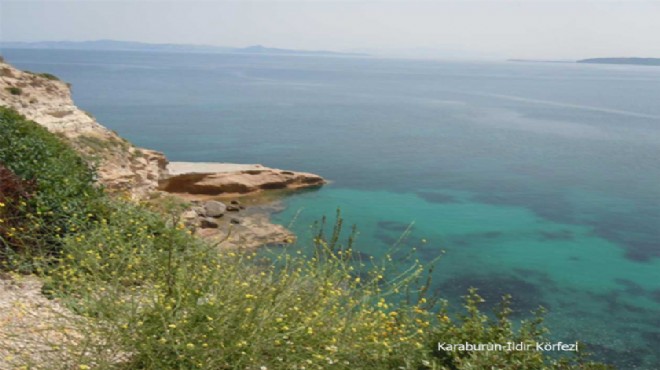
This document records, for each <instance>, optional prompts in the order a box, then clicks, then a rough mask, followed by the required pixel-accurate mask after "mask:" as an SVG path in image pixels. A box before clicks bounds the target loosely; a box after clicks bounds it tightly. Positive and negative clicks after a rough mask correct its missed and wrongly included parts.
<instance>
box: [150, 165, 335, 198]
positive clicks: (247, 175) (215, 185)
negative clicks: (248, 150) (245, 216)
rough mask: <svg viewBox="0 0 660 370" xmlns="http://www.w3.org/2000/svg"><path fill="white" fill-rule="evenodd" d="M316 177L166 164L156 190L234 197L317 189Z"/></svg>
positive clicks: (231, 167)
mask: <svg viewBox="0 0 660 370" xmlns="http://www.w3.org/2000/svg"><path fill="white" fill-rule="evenodd" d="M325 183H326V181H325V180H324V179H323V178H322V177H321V176H318V175H315V174H312V173H306V172H293V171H285V170H279V169H276V168H269V167H264V166H262V165H260V164H235V163H208V162H170V163H169V164H168V166H167V170H166V174H165V175H164V176H162V177H161V179H160V180H159V182H158V189H159V190H161V191H165V192H168V193H175V194H191V195H205V196H214V197H222V196H237V195H247V194H256V193H259V192H262V191H264V190H295V189H303V188H314V187H320V186H322V185H323V184H325Z"/></svg>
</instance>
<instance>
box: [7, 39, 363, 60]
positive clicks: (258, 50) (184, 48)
mask: <svg viewBox="0 0 660 370" xmlns="http://www.w3.org/2000/svg"><path fill="white" fill-rule="evenodd" d="M0 48H9V49H65V50H97V51H150V52H176V53H231V54H263V55H301V56H305V55H306V56H367V54H359V53H344V52H337V51H327V50H294V49H279V48H270V47H265V46H263V45H253V46H248V47H244V48H235V47H228V46H214V45H190V44H151V43H145V42H135V41H118V40H94V41H38V42H0Z"/></svg>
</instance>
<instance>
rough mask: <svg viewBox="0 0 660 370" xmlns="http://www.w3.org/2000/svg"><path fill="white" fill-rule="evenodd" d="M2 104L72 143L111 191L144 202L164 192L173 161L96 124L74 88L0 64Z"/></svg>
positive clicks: (43, 76) (47, 77)
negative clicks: (162, 187) (74, 97)
mask: <svg viewBox="0 0 660 370" xmlns="http://www.w3.org/2000/svg"><path fill="white" fill-rule="evenodd" d="M0 105H3V106H8V107H11V108H13V109H15V110H16V111H18V112H19V113H21V114H23V115H24V116H25V117H26V118H28V119H30V120H33V121H34V122H36V123H38V124H40V125H42V126H44V127H46V128H47V129H48V130H49V131H51V132H53V133H55V134H58V135H60V136H61V137H63V138H64V139H65V140H67V141H68V142H69V143H70V144H71V145H72V146H73V147H74V148H76V150H78V151H79V152H80V153H81V154H82V155H83V156H84V157H86V158H88V159H89V160H90V163H93V164H94V165H95V166H96V167H97V173H98V176H99V182H100V183H101V184H103V185H104V186H105V187H106V188H107V189H108V190H110V191H115V192H126V193H128V194H130V195H131V196H132V197H134V198H142V197H145V196H146V195H147V194H149V193H150V192H152V191H153V190H155V189H156V188H157V187H158V180H159V179H160V178H161V177H162V176H163V174H164V173H165V171H166V166H167V159H166V158H165V156H164V155H163V154H162V153H160V152H157V151H154V150H149V149H143V148H138V147H136V146H134V145H133V144H131V143H130V142H128V141H127V140H125V139H123V138H121V137H119V135H117V134H116V133H114V132H113V131H110V130H108V129H107V128H105V127H104V126H102V125H100V124H99V123H98V122H96V119H94V117H93V116H91V115H90V114H88V113H86V112H84V111H83V110H81V109H79V108H78V107H77V106H76V105H75V104H74V103H73V100H72V99H71V91H70V87H69V85H68V84H66V83H65V82H62V81H60V80H58V79H57V78H56V77H55V76H52V75H48V74H35V73H31V72H25V71H21V70H18V69H16V68H14V67H13V66H11V65H9V64H7V63H4V62H2V61H0Z"/></svg>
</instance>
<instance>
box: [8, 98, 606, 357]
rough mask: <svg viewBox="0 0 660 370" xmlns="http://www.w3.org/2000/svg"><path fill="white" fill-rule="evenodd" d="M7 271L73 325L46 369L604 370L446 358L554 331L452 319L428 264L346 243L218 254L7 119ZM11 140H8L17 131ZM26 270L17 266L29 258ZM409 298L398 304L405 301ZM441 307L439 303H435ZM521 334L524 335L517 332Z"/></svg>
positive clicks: (504, 319) (472, 309)
mask: <svg viewBox="0 0 660 370" xmlns="http://www.w3.org/2000/svg"><path fill="white" fill-rule="evenodd" d="M0 129H1V130H2V131H1V132H2V133H3V137H2V138H0V165H2V166H4V167H5V168H6V171H5V175H4V176H5V177H6V178H7V179H10V180H11V181H9V182H7V184H11V186H9V185H7V186H5V185H4V184H5V182H4V181H3V185H2V186H1V187H0V201H1V202H2V208H0V220H1V221H2V224H1V225H3V226H2V227H1V228H0V238H1V239H2V243H3V245H2V248H3V251H4V252H3V253H4V254H3V255H2V257H3V260H2V261H3V267H4V268H5V269H17V268H21V269H23V270H26V271H28V270H29V271H36V272H38V273H40V274H41V275H42V277H43V279H44V280H45V282H46V283H45V285H44V289H43V291H44V293H45V294H47V295H48V296H50V297H57V298H58V299H59V300H60V301H61V302H63V303H65V304H66V305H67V306H68V307H70V308H71V309H72V310H73V312H75V313H76V314H77V316H76V317H78V318H82V319H79V320H71V322H70V325H69V327H68V328H67V330H73V331H74V332H75V333H76V335H74V337H75V339H76V340H75V342H74V343H73V344H71V343H69V342H52V343H48V348H49V350H51V351H54V352H56V353H61V354H62V356H61V358H60V361H50V362H48V363H44V362H40V361H39V356H38V355H36V356H35V354H34V353H31V354H29V356H20V354H18V355H17V357H16V360H15V361H19V362H17V363H16V366H21V365H23V366H26V367H32V368H48V369H71V368H77V369H92V368H99V369H466V370H467V369H486V368H488V369H490V368H506V369H602V368H605V367H604V366H603V365H599V364H594V363H590V362H585V361H584V360H583V358H582V357H580V356H578V357H561V358H559V357H557V358H551V357H548V356H547V355H546V354H544V353H543V352H536V351H511V352H484V351H442V350H439V349H438V347H437V343H438V342H446V343H464V342H466V341H467V342H471V343H506V342H509V341H514V342H527V343H534V342H537V341H544V340H545V336H546V335H547V332H546V330H545V329H544V328H543V326H542V320H541V319H540V317H537V319H535V320H531V321H527V322H522V323H516V325H514V323H512V322H511V321H510V320H509V319H508V314H509V312H510V311H509V309H508V306H507V299H506V298H505V299H504V300H503V302H502V308H501V309H500V310H499V311H498V312H497V313H496V316H495V317H494V318H491V317H489V316H487V315H485V314H483V313H481V312H480V311H479V309H478V305H479V303H480V302H481V301H482V300H481V298H479V296H478V295H477V293H476V292H474V291H472V292H469V293H468V295H467V297H466V301H465V312H464V314H463V315H460V316H456V317H450V316H449V315H448V313H447V312H446V310H445V309H444V308H443V305H442V304H439V305H437V304H433V303H434V302H432V300H431V299H429V298H428V297H426V296H425V289H424V286H422V287H421V288H419V289H416V288H415V287H416V286H417V285H416V284H412V283H413V282H414V281H415V280H416V279H418V278H420V277H423V273H424V269H423V267H422V266H419V265H416V264H414V263H413V264H412V265H411V269H410V270H409V271H408V272H407V273H405V274H403V275H397V276H393V275H391V274H389V273H388V271H387V268H386V266H380V265H372V264H366V263H363V262H361V261H359V260H356V259H354V258H351V249H350V244H349V245H344V246H342V245H341V244H340V243H339V241H338V240H337V238H336V235H339V229H340V227H341V222H340V220H338V224H337V227H336V228H335V232H333V233H331V234H330V237H329V238H325V237H324V236H323V235H324V234H323V233H319V237H318V239H317V240H316V242H317V253H316V254H315V255H314V256H312V257H304V256H299V255H295V254H293V255H292V254H287V253H279V254H274V255H273V256H272V258H270V259H266V260H264V259H262V258H257V256H256V255H255V254H242V253H236V252H231V251H226V252H221V251H220V250H219V249H218V248H217V246H216V245H209V244H207V243H206V242H204V241H202V240H198V239H196V238H194V237H193V236H191V235H190V233H189V232H188V230H186V229H185V228H184V226H183V225H182V224H181V223H180V222H179V220H178V216H177V215H178V214H179V212H180V209H179V208H180V207H179V204H177V203H176V202H175V201H172V202H169V204H163V203H161V204H159V208H158V209H154V208H152V207H149V206H147V205H140V204H135V203H131V202H128V201H125V200H121V199H116V198H110V197H108V196H106V195H104V194H103V192H102V190H100V189H97V188H96V187H95V185H94V181H93V180H94V178H93V173H92V172H91V170H90V169H89V168H87V166H86V165H85V163H84V161H82V160H81V159H80V158H79V157H77V156H76V154H75V153H74V152H73V151H72V150H70V149H68V147H66V145H64V144H62V143H61V142H60V141H59V140H58V139H57V138H56V137H55V136H52V135H50V134H48V133H47V132H46V131H45V130H43V129H41V128H40V127H38V126H37V125H36V124H34V123H32V122H27V121H26V120H24V119H23V118H22V117H20V116H19V115H17V114H16V113H14V112H12V111H9V110H7V109H2V110H0ZM5 133H7V134H5ZM19 262H20V263H19ZM402 296H405V297H408V299H406V300H405V301H401V300H400V299H399V298H395V297H402ZM438 306H440V307H438ZM514 326H515V327H517V329H514Z"/></svg>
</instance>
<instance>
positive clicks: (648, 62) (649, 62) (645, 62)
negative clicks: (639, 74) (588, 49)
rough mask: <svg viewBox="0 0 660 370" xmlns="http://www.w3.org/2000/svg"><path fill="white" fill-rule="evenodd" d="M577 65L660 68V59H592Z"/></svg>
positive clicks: (579, 61) (580, 61) (583, 60)
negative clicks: (620, 65)
mask: <svg viewBox="0 0 660 370" xmlns="http://www.w3.org/2000/svg"><path fill="white" fill-rule="evenodd" d="M577 63H593V64H635V65H641V66H660V58H590V59H582V60H578V61H577Z"/></svg>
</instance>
